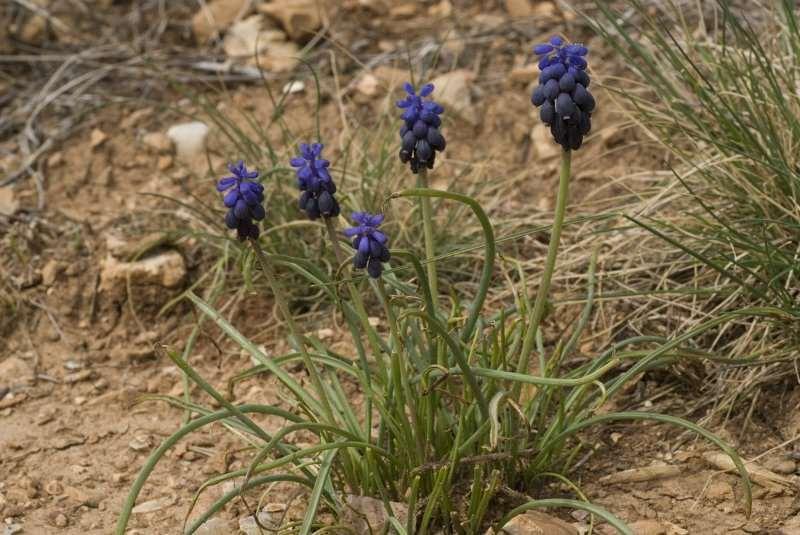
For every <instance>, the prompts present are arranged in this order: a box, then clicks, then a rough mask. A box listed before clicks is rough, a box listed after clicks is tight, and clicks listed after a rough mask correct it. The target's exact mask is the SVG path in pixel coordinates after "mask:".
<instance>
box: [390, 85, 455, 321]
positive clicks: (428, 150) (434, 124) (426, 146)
mask: <svg viewBox="0 0 800 535" xmlns="http://www.w3.org/2000/svg"><path fill="white" fill-rule="evenodd" d="M403 89H404V90H405V92H406V98H404V99H403V100H399V101H397V107H398V108H401V109H402V110H403V115H402V117H401V118H402V119H403V121H404V122H403V126H402V127H401V128H400V139H401V148H400V161H401V162H403V163H407V164H408V165H409V167H410V168H411V172H412V173H415V174H416V175H417V187H418V188H422V189H425V188H427V187H428V172H427V171H428V169H433V164H434V162H435V161H436V153H437V152H441V151H443V150H444V149H445V147H446V145H447V144H446V142H445V139H444V136H443V135H442V133H441V131H440V128H441V126H442V119H441V117H439V116H440V115H441V114H442V113H444V108H443V107H442V106H441V105H440V104H438V103H437V102H435V101H434V100H433V99H430V98H429V99H428V100H425V99H426V98H428V97H430V95H431V93H433V89H434V87H433V84H425V85H423V86H422V87H421V88H420V90H419V94H417V92H416V91H415V90H414V86H413V85H411V84H410V83H408V82H406V83H405V84H404V85H403ZM419 207H420V211H421V212H422V227H423V232H424V235H425V257H426V258H425V262H426V263H427V269H428V279H429V284H430V287H431V293H432V294H433V302H434V304H435V305H436V306H437V308H438V305H439V292H438V287H439V285H438V278H437V275H436V261H435V260H434V258H435V256H436V250H435V246H434V243H433V208H432V207H431V200H430V198H428V197H421V198H420V199H419Z"/></svg>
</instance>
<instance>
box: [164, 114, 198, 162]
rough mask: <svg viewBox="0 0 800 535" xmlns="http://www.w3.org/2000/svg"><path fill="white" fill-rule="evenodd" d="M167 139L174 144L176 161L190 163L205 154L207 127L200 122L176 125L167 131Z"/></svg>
mask: <svg viewBox="0 0 800 535" xmlns="http://www.w3.org/2000/svg"><path fill="white" fill-rule="evenodd" d="M167 137H169V139H171V140H172V142H173V143H175V152H176V154H177V156H178V159H179V160H181V161H183V162H186V163H191V162H193V161H196V160H197V158H198V157H200V156H202V155H203V153H204V152H205V149H206V139H207V138H208V126H207V125H206V124H205V123H202V122H200V121H192V122H189V123H181V124H176V125H173V126H171V127H170V128H169V130H167Z"/></svg>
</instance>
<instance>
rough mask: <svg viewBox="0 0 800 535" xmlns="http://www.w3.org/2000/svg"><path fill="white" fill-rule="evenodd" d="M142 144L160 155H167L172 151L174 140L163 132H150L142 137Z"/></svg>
mask: <svg viewBox="0 0 800 535" xmlns="http://www.w3.org/2000/svg"><path fill="white" fill-rule="evenodd" d="M142 142H143V143H144V144H145V146H147V147H148V148H150V149H152V150H153V151H155V152H156V153H159V154H167V153H169V152H170V151H172V140H170V138H169V137H167V135H166V134H163V133H161V132H148V133H147V134H145V135H144V137H142Z"/></svg>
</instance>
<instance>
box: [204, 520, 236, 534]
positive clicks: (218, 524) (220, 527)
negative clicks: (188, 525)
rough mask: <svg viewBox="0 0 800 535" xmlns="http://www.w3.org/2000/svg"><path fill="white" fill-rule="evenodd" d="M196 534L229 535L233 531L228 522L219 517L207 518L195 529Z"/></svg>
mask: <svg viewBox="0 0 800 535" xmlns="http://www.w3.org/2000/svg"><path fill="white" fill-rule="evenodd" d="M195 533H196V534H197V535H230V534H231V533H233V530H232V529H231V526H230V525H229V522H228V521H226V520H223V519H221V518H209V519H208V520H206V521H205V522H203V524H202V525H201V526H200V527H199V528H197V531H195Z"/></svg>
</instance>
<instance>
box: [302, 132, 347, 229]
mask: <svg viewBox="0 0 800 535" xmlns="http://www.w3.org/2000/svg"><path fill="white" fill-rule="evenodd" d="M323 148H324V145H322V144H321V143H311V144H308V143H301V144H300V156H298V157H296V158H292V160H291V162H290V163H291V165H292V167H294V168H295V169H296V170H297V187H298V188H300V191H301V192H302V193H301V194H300V201H299V202H298V205H299V206H300V209H301V210H303V211H304V212H305V213H306V215H307V216H308V218H309V219H319V218H320V217H325V218H329V217H337V216H338V215H339V212H340V210H339V203H338V202H337V201H336V197H334V194H335V193H336V184H334V183H333V179H332V178H331V175H330V173H329V172H328V167H329V166H330V162H329V161H328V160H325V159H323V158H322V149H323Z"/></svg>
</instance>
